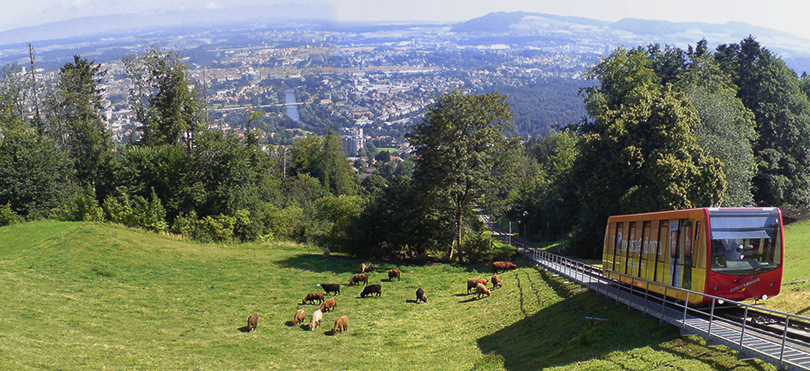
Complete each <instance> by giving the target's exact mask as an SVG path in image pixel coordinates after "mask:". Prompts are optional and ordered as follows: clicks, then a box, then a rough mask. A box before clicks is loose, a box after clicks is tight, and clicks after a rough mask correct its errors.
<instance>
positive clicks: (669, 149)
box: [573, 48, 725, 256]
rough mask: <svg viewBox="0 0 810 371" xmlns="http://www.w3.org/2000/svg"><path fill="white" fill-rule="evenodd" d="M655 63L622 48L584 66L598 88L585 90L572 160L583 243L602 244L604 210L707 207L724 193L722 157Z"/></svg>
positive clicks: (615, 212)
mask: <svg viewBox="0 0 810 371" xmlns="http://www.w3.org/2000/svg"><path fill="white" fill-rule="evenodd" d="M653 67H654V64H653V63H652V61H651V60H650V59H649V58H648V57H647V55H646V54H645V52H643V51H642V50H629V51H628V50H625V49H622V48H619V49H617V50H615V51H614V52H613V53H611V55H610V56H609V57H608V58H606V59H605V60H603V61H602V62H601V63H600V64H598V65H597V66H595V67H594V68H592V69H591V70H590V71H589V73H590V76H592V77H593V78H597V79H599V80H600V82H601V86H600V87H599V88H593V89H589V90H588V91H587V93H586V106H587V109H588V112H589V115H590V117H591V119H592V120H591V121H589V122H587V123H585V124H583V125H581V126H580V127H579V130H580V133H581V134H582V140H581V142H580V143H581V147H580V148H581V155H580V156H579V157H578V159H577V161H576V163H575V164H574V166H573V177H574V179H575V181H576V182H577V183H579V184H581V186H580V187H579V188H578V194H579V197H580V201H581V204H582V206H583V208H584V210H583V213H582V214H581V215H582V216H583V217H582V219H581V220H580V222H581V224H580V228H581V229H580V230H581V231H582V232H583V234H582V236H581V238H582V239H581V240H582V242H583V244H582V245H583V246H599V244H600V241H601V239H602V238H601V235H598V232H597V231H600V230H601V229H603V228H604V225H605V222H606V221H607V217H608V216H609V215H614V214H623V213H636V212H645V211H656V210H670V209H681V208H690V207H697V206H712V205H717V204H718V203H719V201H720V198H721V195H722V194H723V192H724V189H725V178H724V173H723V172H722V163H721V162H720V161H719V160H717V159H715V158H711V157H707V156H706V155H704V152H703V151H702V149H701V148H700V147H699V146H698V145H697V143H696V140H695V137H694V135H693V134H692V133H693V128H694V127H695V125H697V123H698V122H699V119H698V117H697V116H696V113H695V112H694V110H693V109H692V108H691V106H690V105H689V104H688V101H686V100H685V98H684V96H683V94H681V93H679V92H678V91H677V90H676V89H675V88H674V86H673V85H672V84H664V85H661V79H662V77H661V76H659V75H658V74H656V72H655V71H654V70H653ZM579 253H580V254H583V255H585V256H589V255H592V256H597V255H599V253H600V252H599V251H598V248H594V250H593V251H590V252H585V251H580V252H579Z"/></svg>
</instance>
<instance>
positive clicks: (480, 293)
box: [475, 283, 492, 299]
mask: <svg viewBox="0 0 810 371" xmlns="http://www.w3.org/2000/svg"><path fill="white" fill-rule="evenodd" d="M475 293H476V294H478V298H479V299H480V298H481V296H483V295H486V296H490V295H492V291H489V290H488V289H487V287H486V286H484V285H482V284H480V283H479V284H478V286H476V288H475Z"/></svg>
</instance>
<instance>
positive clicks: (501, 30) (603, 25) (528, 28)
mask: <svg viewBox="0 0 810 371" xmlns="http://www.w3.org/2000/svg"><path fill="white" fill-rule="evenodd" d="M451 29H452V31H455V32H459V33H471V34H485V33H488V34H500V35H502V36H503V37H506V36H507V35H509V36H512V37H515V38H525V37H527V36H533V37H535V38H537V37H541V38H543V37H545V38H549V39H555V38H557V39H560V40H561V41H564V42H566V43H567V44H569V45H570V46H571V48H576V47H593V45H604V47H605V48H615V47H616V46H619V45H625V46H627V47H635V46H640V45H648V44H650V43H658V44H661V45H672V46H677V47H682V48H685V47H686V46H687V45H695V44H696V43H697V42H698V41H700V40H701V39H706V41H708V43H709V45H710V46H712V47H714V46H717V45H720V44H730V43H738V42H740V41H741V40H742V39H744V38H745V37H748V36H749V35H753V36H754V37H755V38H756V39H757V41H759V42H760V44H762V45H763V46H765V47H766V48H768V49H769V50H771V51H773V52H775V53H777V54H779V55H780V56H781V57H782V59H784V60H785V62H786V63H787V64H788V65H789V66H790V67H791V68H793V69H794V70H796V71H797V72H799V73H801V72H802V71H810V40H808V39H805V38H801V37H798V36H794V35H792V34H790V33H787V32H781V31H777V30H773V29H769V28H764V27H759V26H752V25H749V24H746V23H741V22H729V23H726V24H713V23H701V22H668V21H656V20H645V19H635V18H625V19H622V20H619V21H617V22H605V21H598V20H594V19H588V18H580V17H567V16H559V15H553V14H542V13H527V12H510V13H507V12H497V13H490V14H487V15H485V16H483V17H479V18H475V19H471V20H469V21H466V22H462V23H458V24H456V25H453V27H452V28H451Z"/></svg>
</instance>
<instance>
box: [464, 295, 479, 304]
mask: <svg viewBox="0 0 810 371" xmlns="http://www.w3.org/2000/svg"><path fill="white" fill-rule="evenodd" d="M477 300H478V298H476V297H474V296H473V297H471V298H469V299H467V300H462V301H460V302H459V303H462V304H463V303H472V302H474V301H477Z"/></svg>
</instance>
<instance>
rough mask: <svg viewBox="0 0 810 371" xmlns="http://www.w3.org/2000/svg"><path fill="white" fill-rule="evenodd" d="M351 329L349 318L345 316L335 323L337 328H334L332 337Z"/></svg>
mask: <svg viewBox="0 0 810 371" xmlns="http://www.w3.org/2000/svg"><path fill="white" fill-rule="evenodd" d="M348 328H349V317H347V316H343V317H340V318H338V319H337V321H335V327H333V328H332V335H335V334H337V333H338V332H341V331H346V329H348Z"/></svg>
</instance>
